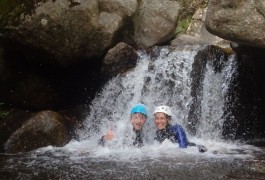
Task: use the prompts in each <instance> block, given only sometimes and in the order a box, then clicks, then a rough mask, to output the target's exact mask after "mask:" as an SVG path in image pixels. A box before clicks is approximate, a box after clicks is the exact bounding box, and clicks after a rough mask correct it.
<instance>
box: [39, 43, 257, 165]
mask: <svg viewBox="0 0 265 180" xmlns="http://www.w3.org/2000/svg"><path fill="white" fill-rule="evenodd" d="M199 49H200V47H199V46H187V47H186V48H182V49H181V50H178V49H173V50H172V49H169V48H167V47H164V48H157V50H156V52H155V53H156V56H155V57H150V56H149V55H147V54H146V53H144V52H139V60H138V64H137V66H136V67H135V68H134V69H133V70H131V71H130V72H129V73H127V74H126V75H125V76H117V77H115V78H113V79H111V80H110V81H109V82H108V83H107V84H106V85H105V87H104V88H103V89H102V91H101V92H100V93H99V94H98V95H97V97H96V98H95V99H94V101H93V102H92V104H91V106H90V112H89V115H88V116H87V118H86V120H85V124H84V126H85V128H84V129H82V130H79V132H78V134H79V141H72V142H70V143H69V144H67V145H66V146H65V147H63V148H52V147H46V148H40V149H38V150H37V151H36V153H37V154H43V153H44V154H45V153H47V152H51V153H54V154H57V155H69V156H70V157H71V158H73V159H75V158H77V159H78V158H80V157H91V158H96V159H97V160H98V161H100V159H108V160H112V161H116V160H121V161H126V160H129V161H138V160H139V159H141V160H143V159H145V158H151V159H153V160H154V161H156V160H157V159H159V158H160V157H177V158H178V159H181V161H180V162H185V161H186V160H188V159H190V157H194V156H196V157H199V156H204V157H210V158H213V157H214V158H219V157H221V158H224V157H228V158H230V157H233V158H247V157H251V154H252V153H253V151H259V149H258V148H254V147H253V146H249V145H244V144H241V143H239V142H236V141H233V142H229V141H224V140H222V139H221V131H222V125H223V122H224V119H223V118H224V116H223V107H224V104H225V95H226V93H228V87H229V85H230V84H229V83H230V81H231V79H232V78H234V77H235V76H236V73H237V64H236V61H234V57H233V56H231V57H229V60H228V61H227V62H225V65H224V68H223V70H222V71H221V72H214V70H213V65H212V63H211V62H207V65H206V72H205V78H204V80H203V95H202V96H203V97H202V102H201V108H202V113H201V114H200V115H199V116H200V117H201V118H200V122H199V125H198V129H197V134H196V136H191V135H190V134H189V132H188V131H187V129H186V131H187V136H188V139H189V141H191V142H194V143H196V144H201V145H204V146H206V147H207V149H208V151H207V152H206V153H199V152H198V149H197V147H188V148H187V149H180V148H177V145H176V144H172V143H171V142H168V141H166V142H164V143H162V144H159V143H157V142H154V136H155V125H154V121H153V111H154V109H155V107H156V106H158V105H163V104H166V105H169V106H171V107H172V112H174V116H173V120H172V121H173V122H172V123H173V124H175V123H178V124H181V125H182V126H183V127H184V128H185V127H187V122H188V121H187V119H188V114H189V110H190V104H191V102H192V99H193V98H192V97H191V95H190V92H191V82H192V79H191V76H190V74H191V70H192V65H193V61H194V56H195V55H196V54H197V52H198V50H199ZM137 103H144V104H145V105H146V106H147V107H148V111H149V116H148V120H147V122H146V124H145V125H144V129H143V132H144V134H145V142H144V143H145V146H144V147H143V148H135V147H133V146H132V145H131V144H132V139H133V138H134V137H133V136H134V132H133V131H132V125H131V124H130V123H129V113H130V110H131V108H132V107H133V106H134V105H135V104H137ZM110 127H112V128H114V130H115V133H116V136H115V139H114V140H113V141H111V142H109V143H107V144H106V146H105V147H102V146H99V145H98V140H99V139H100V137H101V136H102V135H104V134H105V133H106V132H107V131H108V129H109V128H110Z"/></svg>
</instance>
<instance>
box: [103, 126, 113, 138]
mask: <svg viewBox="0 0 265 180" xmlns="http://www.w3.org/2000/svg"><path fill="white" fill-rule="evenodd" d="M114 137H115V133H114V131H113V130H112V128H110V129H109V131H108V132H107V134H106V135H105V136H104V140H105V141H110V140H112V139H113V138H114Z"/></svg>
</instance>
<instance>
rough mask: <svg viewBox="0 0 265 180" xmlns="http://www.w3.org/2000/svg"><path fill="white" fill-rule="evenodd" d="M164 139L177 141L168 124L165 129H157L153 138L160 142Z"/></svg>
mask: <svg viewBox="0 0 265 180" xmlns="http://www.w3.org/2000/svg"><path fill="white" fill-rule="evenodd" d="M165 139H169V140H170V141H172V142H173V143H177V142H178V141H177V140H176V138H175V133H174V132H172V131H171V130H170V126H169V125H167V126H166V128H165V129H162V130H157V131H156V137H155V140H156V141H158V142H160V143H162V142H163V141H164V140H165Z"/></svg>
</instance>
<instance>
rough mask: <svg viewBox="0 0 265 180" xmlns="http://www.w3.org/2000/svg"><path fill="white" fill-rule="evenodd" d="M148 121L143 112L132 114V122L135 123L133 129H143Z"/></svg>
mask: <svg viewBox="0 0 265 180" xmlns="http://www.w3.org/2000/svg"><path fill="white" fill-rule="evenodd" d="M145 121H146V117H145V115H143V114H141V113H135V114H133V115H131V123H132V125H133V129H134V130H136V131H139V130H141V129H142V127H143V125H144V123H145Z"/></svg>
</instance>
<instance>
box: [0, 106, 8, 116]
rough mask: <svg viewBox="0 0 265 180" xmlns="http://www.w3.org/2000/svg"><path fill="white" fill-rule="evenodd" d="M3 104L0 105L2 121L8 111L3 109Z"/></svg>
mask: <svg viewBox="0 0 265 180" xmlns="http://www.w3.org/2000/svg"><path fill="white" fill-rule="evenodd" d="M3 105H4V103H0V119H3V118H5V117H7V116H8V114H9V111H8V110H6V109H5V108H3Z"/></svg>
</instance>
